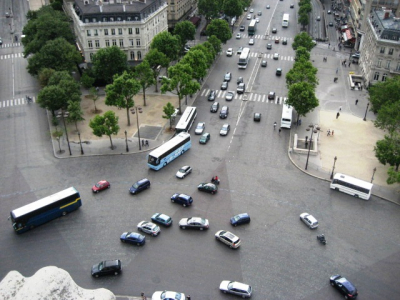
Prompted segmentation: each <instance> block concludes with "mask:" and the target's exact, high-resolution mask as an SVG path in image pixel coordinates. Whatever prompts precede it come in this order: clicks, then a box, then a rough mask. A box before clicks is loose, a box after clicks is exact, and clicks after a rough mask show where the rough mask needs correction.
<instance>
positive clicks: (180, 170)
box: [160, 168, 186, 217]
mask: <svg viewBox="0 0 400 300" xmlns="http://www.w3.org/2000/svg"><path fill="white" fill-rule="evenodd" d="M179 172H181V173H185V172H186V168H182V169H179ZM160 217H161V216H160Z"/></svg>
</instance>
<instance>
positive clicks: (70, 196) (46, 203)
mask: <svg viewBox="0 0 400 300" xmlns="http://www.w3.org/2000/svg"><path fill="white" fill-rule="evenodd" d="M81 206H82V201H81V196H80V194H79V192H78V191H77V190H76V189H75V188H74V187H70V188H68V189H66V190H63V191H61V192H58V193H56V194H54V195H51V196H48V197H46V198H43V199H40V200H37V201H35V202H32V203H30V204H27V205H25V206H22V207H20V208H17V209H14V210H13V211H11V213H10V216H11V217H10V219H11V223H12V226H13V228H14V230H15V231H16V232H17V233H23V232H25V231H28V230H30V229H33V228H35V227H37V226H39V225H42V224H44V223H47V222H49V221H52V220H54V219H56V218H59V217H61V216H65V215H66V214H67V213H70V212H72V211H74V210H76V209H78V208H79V207H81Z"/></svg>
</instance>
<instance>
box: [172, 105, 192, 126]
mask: <svg viewBox="0 0 400 300" xmlns="http://www.w3.org/2000/svg"><path fill="white" fill-rule="evenodd" d="M195 111H196V107H194V106H188V107H186V109H185V111H184V112H183V114H182V116H181V118H180V119H179V122H178V124H177V125H176V127H175V128H176V129H181V127H183V128H182V129H186V125H187V118H188V117H189V116H190V115H191V114H192V113H193V112H195Z"/></svg>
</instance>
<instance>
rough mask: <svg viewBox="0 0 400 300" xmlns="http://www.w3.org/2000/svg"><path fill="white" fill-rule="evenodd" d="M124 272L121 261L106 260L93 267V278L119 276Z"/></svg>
mask: <svg viewBox="0 0 400 300" xmlns="http://www.w3.org/2000/svg"><path fill="white" fill-rule="evenodd" d="M121 271H122V265H121V261H120V260H119V259H116V260H105V261H102V262H100V263H98V264H96V265H94V266H93V267H92V276H93V277H99V276H103V275H118V274H120V273H121Z"/></svg>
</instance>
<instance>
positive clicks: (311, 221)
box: [300, 213, 318, 229]
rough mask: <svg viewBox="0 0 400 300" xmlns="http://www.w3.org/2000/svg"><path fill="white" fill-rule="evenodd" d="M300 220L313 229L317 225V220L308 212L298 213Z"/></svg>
mask: <svg viewBox="0 0 400 300" xmlns="http://www.w3.org/2000/svg"><path fill="white" fill-rule="evenodd" d="M300 220H302V221H303V222H304V224H306V225H307V226H308V227H309V228H310V229H314V228H317V227H318V221H317V219H316V218H314V217H313V216H312V215H310V214H308V213H302V214H301V215H300Z"/></svg>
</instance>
